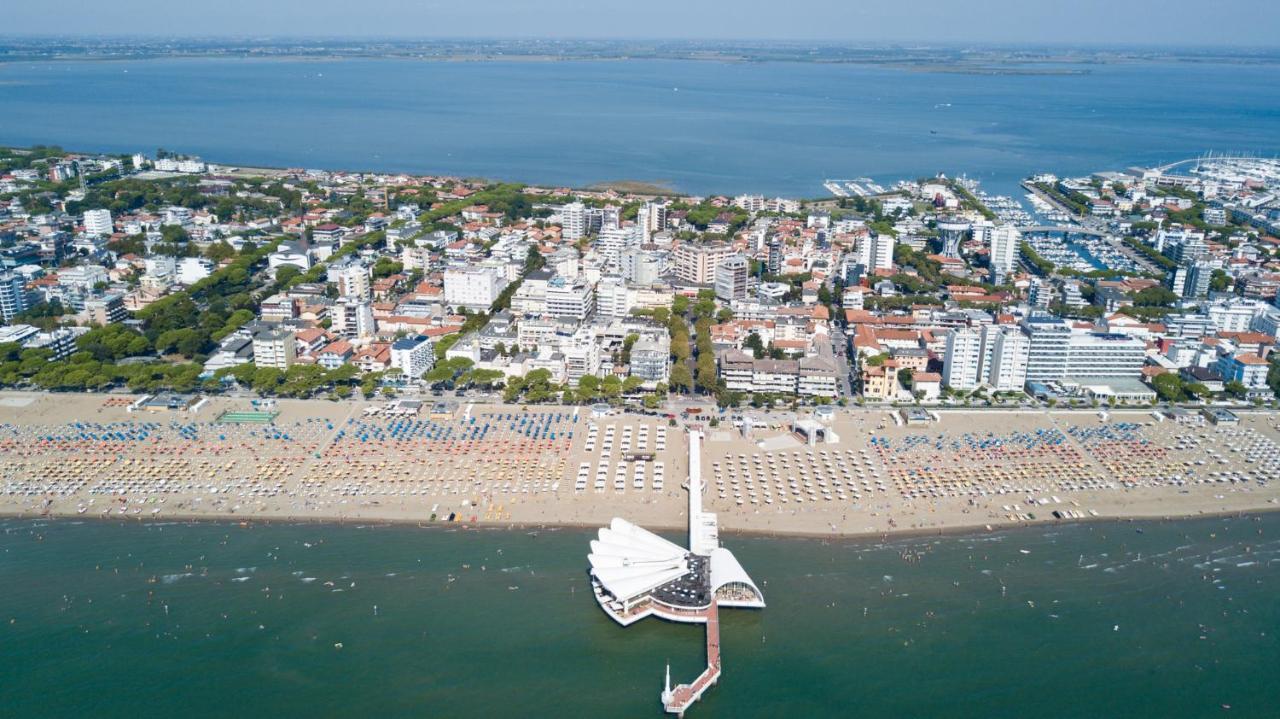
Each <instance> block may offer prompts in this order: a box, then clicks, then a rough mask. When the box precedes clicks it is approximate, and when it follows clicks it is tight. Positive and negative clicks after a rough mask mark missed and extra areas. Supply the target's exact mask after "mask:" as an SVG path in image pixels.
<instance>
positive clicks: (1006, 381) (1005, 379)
mask: <svg viewBox="0 0 1280 719" xmlns="http://www.w3.org/2000/svg"><path fill="white" fill-rule="evenodd" d="M982 344H983V360H982V361H983V367H982V374H983V382H984V383H985V384H986V385H987V386H989V387H991V388H992V389H994V390H996V391H997V392H1015V391H1019V390H1021V389H1022V387H1023V385H1025V384H1026V383H1027V359H1028V358H1029V357H1030V355H1031V339H1030V338H1028V337H1027V335H1026V334H1024V333H1023V332H1022V330H1020V329H1018V328H1017V327H1010V326H1000V325H985V326H983V328H982Z"/></svg>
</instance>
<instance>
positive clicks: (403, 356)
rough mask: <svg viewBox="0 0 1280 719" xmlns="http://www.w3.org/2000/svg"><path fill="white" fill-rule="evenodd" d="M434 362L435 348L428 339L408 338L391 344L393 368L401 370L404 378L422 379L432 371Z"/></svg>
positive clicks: (421, 337) (420, 337)
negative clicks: (424, 374) (427, 372)
mask: <svg viewBox="0 0 1280 719" xmlns="http://www.w3.org/2000/svg"><path fill="white" fill-rule="evenodd" d="M434 360H435V351H434V347H433V345H432V343H431V340H430V339H428V338H427V337H423V336H421V335H419V336H418V337H406V338H405V339H401V340H396V341H395V342H393V343H391V366H392V367H394V368H396V369H398V370H400V372H401V373H402V375H403V376H404V377H408V378H410V379H418V378H420V377H422V374H423V373H424V372H426V371H427V370H429V369H431V367H432V366H433V364H434Z"/></svg>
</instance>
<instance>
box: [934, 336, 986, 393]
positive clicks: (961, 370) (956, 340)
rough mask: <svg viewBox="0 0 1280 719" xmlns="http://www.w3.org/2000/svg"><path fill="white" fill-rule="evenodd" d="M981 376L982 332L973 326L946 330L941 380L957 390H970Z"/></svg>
mask: <svg viewBox="0 0 1280 719" xmlns="http://www.w3.org/2000/svg"><path fill="white" fill-rule="evenodd" d="M981 377H982V333H981V332H979V331H978V330H977V329H975V328H973V327H956V328H954V329H951V330H948V331H947V352H946V355H945V356H944V359H943V365H942V382H943V384H945V385H946V386H948V387H950V388H952V389H957V390H971V389H974V388H976V387H977V386H978V384H979V383H980V382H981V379H980V378H981Z"/></svg>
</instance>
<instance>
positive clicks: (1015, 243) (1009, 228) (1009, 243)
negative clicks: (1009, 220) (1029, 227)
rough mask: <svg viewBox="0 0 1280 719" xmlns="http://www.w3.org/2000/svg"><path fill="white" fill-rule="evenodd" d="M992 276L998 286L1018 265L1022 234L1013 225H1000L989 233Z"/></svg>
mask: <svg viewBox="0 0 1280 719" xmlns="http://www.w3.org/2000/svg"><path fill="white" fill-rule="evenodd" d="M989 235H990V240H989V243H988V245H987V246H988V248H989V250H990V255H989V257H990V262H991V274H992V275H993V276H994V279H995V280H996V282H997V284H999V283H1001V282H1003V281H1004V278H1006V277H1008V276H1009V275H1010V274H1012V273H1013V270H1014V268H1015V267H1016V266H1017V263H1018V251H1019V248H1020V247H1021V246H1022V233H1021V232H1019V231H1018V228H1016V227H1014V226H1013V225H1000V226H999V227H995V228H992V229H991V230H990V232H989Z"/></svg>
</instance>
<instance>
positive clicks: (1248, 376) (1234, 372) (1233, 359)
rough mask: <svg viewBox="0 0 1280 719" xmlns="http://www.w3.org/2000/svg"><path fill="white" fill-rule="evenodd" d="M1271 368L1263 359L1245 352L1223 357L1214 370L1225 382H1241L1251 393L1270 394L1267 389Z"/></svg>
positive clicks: (1215, 364)
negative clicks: (1264, 392)
mask: <svg viewBox="0 0 1280 719" xmlns="http://www.w3.org/2000/svg"><path fill="white" fill-rule="evenodd" d="M1269 368H1270V363H1268V362H1267V361H1266V360H1265V359H1263V358H1262V357H1259V356H1258V355H1255V354H1245V353H1243V352H1240V353H1236V354H1234V355H1231V354H1228V355H1223V356H1221V357H1219V358H1218V361H1217V362H1215V363H1214V369H1215V370H1216V371H1217V373H1218V374H1219V375H1220V376H1221V377H1222V379H1223V381H1224V382H1239V383H1240V384H1242V385H1244V387H1245V389H1246V390H1249V391H1251V392H1262V391H1267V392H1269V388H1268V387H1267V370H1268V369H1269Z"/></svg>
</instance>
